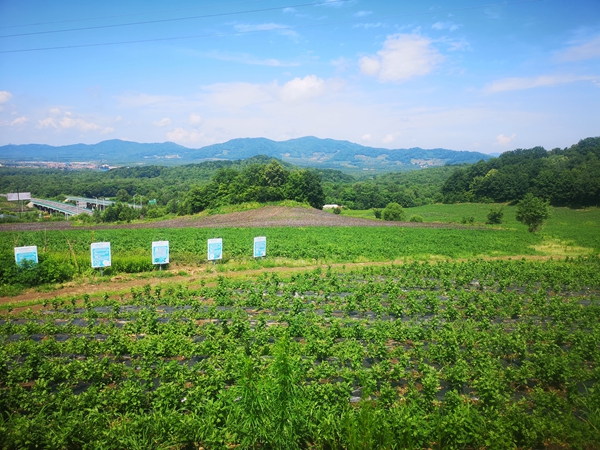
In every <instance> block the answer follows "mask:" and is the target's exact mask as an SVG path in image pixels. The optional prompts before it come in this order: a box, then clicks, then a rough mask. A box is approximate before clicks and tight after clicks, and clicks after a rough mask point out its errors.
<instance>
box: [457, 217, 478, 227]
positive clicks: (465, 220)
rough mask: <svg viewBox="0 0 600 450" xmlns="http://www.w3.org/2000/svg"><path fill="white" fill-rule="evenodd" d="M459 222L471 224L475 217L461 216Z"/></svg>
mask: <svg viewBox="0 0 600 450" xmlns="http://www.w3.org/2000/svg"><path fill="white" fill-rule="evenodd" d="M460 223H462V224H463V225H473V224H474V223H475V217H463V218H462V219H460Z"/></svg>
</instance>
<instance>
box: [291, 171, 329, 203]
mask: <svg viewBox="0 0 600 450" xmlns="http://www.w3.org/2000/svg"><path fill="white" fill-rule="evenodd" d="M284 192H285V198H286V200H296V201H297V202H307V203H308V204H309V205H310V206H312V207H313V208H317V209H321V208H323V204H324V203H325V194H324V193H323V186H322V185H321V178H319V175H317V174H316V173H313V172H310V171H308V170H298V171H297V172H292V173H291V174H290V176H289V177H288V180H287V183H286V185H285V189H284Z"/></svg>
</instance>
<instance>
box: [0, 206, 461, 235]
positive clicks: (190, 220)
mask: <svg viewBox="0 0 600 450" xmlns="http://www.w3.org/2000/svg"><path fill="white" fill-rule="evenodd" d="M397 226H401V227H429V228H447V227H449V226H450V225H448V224H439V223H416V222H386V221H383V220H369V219H361V218H358V217H347V216H344V215H335V214H331V213H328V212H325V211H320V210H318V209H309V208H290V207H286V206H265V207H262V208H258V209H252V210H248V211H240V212H234V213H229V214H215V215H212V216H201V217H199V216H196V217H178V218H175V219H170V220H161V221H157V222H150V223H135V224H121V225H96V226H94V227H74V226H73V225H72V224H71V223H70V222H66V221H65V222H35V223H15V224H4V225H0V231H40V230H67V229H110V228H187V227H192V228H264V227H397Z"/></svg>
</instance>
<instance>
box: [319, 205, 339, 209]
mask: <svg viewBox="0 0 600 450" xmlns="http://www.w3.org/2000/svg"><path fill="white" fill-rule="evenodd" d="M335 208H341V206H340V205H323V209H335Z"/></svg>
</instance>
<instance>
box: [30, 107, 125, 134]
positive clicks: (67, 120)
mask: <svg viewBox="0 0 600 450" xmlns="http://www.w3.org/2000/svg"><path fill="white" fill-rule="evenodd" d="M50 113H51V114H52V116H51V117H46V118H45V119H41V120H38V125H37V128H38V129H43V128H54V129H55V130H56V131H58V132H61V131H64V130H69V129H75V130H79V131H82V132H84V133H86V132H88V131H100V132H101V133H103V134H105V133H111V132H113V131H114V129H113V128H110V127H102V126H100V125H98V124H95V123H93V122H88V121H86V120H84V119H82V118H80V117H75V116H74V115H73V113H71V112H70V111H65V112H63V113H61V111H60V110H59V109H58V108H53V109H51V110H50ZM61 116H62V117H61Z"/></svg>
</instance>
